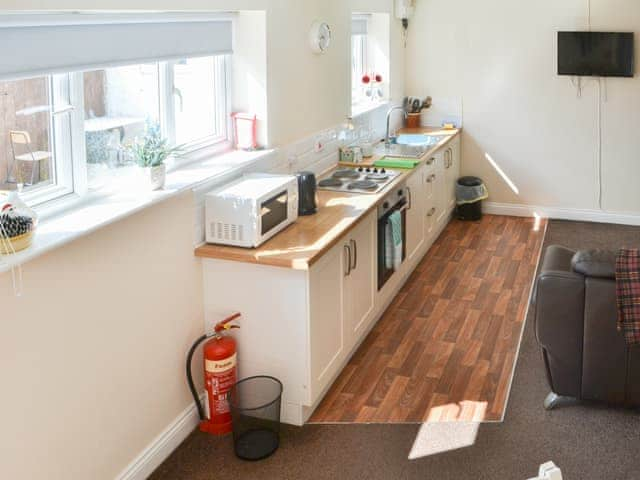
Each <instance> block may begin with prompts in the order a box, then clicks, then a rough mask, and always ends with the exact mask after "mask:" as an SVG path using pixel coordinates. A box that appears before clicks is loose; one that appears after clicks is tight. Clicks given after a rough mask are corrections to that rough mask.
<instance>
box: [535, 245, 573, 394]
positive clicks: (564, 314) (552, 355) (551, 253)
mask: <svg viewBox="0 0 640 480" xmlns="http://www.w3.org/2000/svg"><path fill="white" fill-rule="evenodd" d="M574 254H575V252H574V251H572V250H569V249H566V248H563V247H558V246H551V247H549V248H548V249H547V250H546V252H545V255H544V259H543V262H542V267H541V270H540V274H539V276H538V278H537V280H536V288H535V291H534V295H535V317H534V319H535V331H536V337H537V339H538V343H539V344H540V345H541V346H542V348H543V350H544V353H545V361H546V363H547V367H548V371H549V373H550V375H549V380H550V382H551V388H552V390H553V391H554V392H556V393H557V394H559V395H566V396H572V397H577V398H579V397H580V394H581V375H582V343H583V342H582V340H583V335H584V302H585V281H584V280H585V279H584V276H583V275H580V274H578V273H575V272H573V271H572V268H571V259H572V258H573V255H574Z"/></svg>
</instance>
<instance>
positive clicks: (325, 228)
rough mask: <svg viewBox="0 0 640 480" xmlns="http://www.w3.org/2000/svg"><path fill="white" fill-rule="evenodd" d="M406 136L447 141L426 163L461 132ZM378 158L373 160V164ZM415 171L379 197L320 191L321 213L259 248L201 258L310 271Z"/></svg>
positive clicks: (215, 249) (222, 248)
mask: <svg viewBox="0 0 640 480" xmlns="http://www.w3.org/2000/svg"><path fill="white" fill-rule="evenodd" d="M401 132H402V133H428V134H430V135H443V136H444V138H443V139H442V140H441V141H440V142H439V143H438V144H436V145H434V146H433V147H432V148H431V149H429V151H427V152H426V153H425V155H424V156H423V157H422V159H423V160H424V159H426V158H427V157H429V156H430V155H433V153H434V152H435V151H436V150H439V149H440V148H442V147H443V146H444V145H446V144H447V143H448V142H449V141H451V139H453V138H454V137H455V136H456V135H457V134H458V133H459V132H460V130H459V129H454V130H442V129H434V128H412V129H403V130H401ZM376 159H377V158H375V157H374V158H372V159H370V161H371V162H373V161H375V160H376ZM412 171H413V170H406V171H405V172H403V173H402V174H401V175H398V177H396V178H395V179H394V181H393V182H392V183H391V184H389V185H388V186H387V188H385V189H384V190H382V191H381V192H379V193H375V194H370V193H364V194H363V193H344V192H333V191H328V190H318V213H316V214H315V215H309V216H303V217H299V218H298V220H297V221H296V222H295V223H294V224H292V225H290V226H289V227H287V228H286V229H285V230H283V231H282V232H280V233H278V234H277V235H275V236H274V237H273V238H271V239H270V240H268V241H267V242H265V243H263V244H262V245H261V246H260V247H258V248H240V247H231V246H226V245H213V244H205V245H202V246H200V247H198V248H196V250H195V255H196V256H197V257H201V258H215V259H220V260H232V261H237V262H245V263H255V264H261V265H271V266H276V267H285V268H293V269H296V270H307V269H308V268H309V267H310V266H311V265H313V263H315V262H316V261H317V260H318V259H320V257H322V255H323V254H324V253H325V252H327V251H328V250H329V249H330V248H331V247H333V245H335V244H336V243H337V242H338V240H340V238H342V237H343V236H344V235H345V234H346V233H347V232H349V231H350V230H351V229H352V228H353V227H355V226H356V225H357V224H358V222H359V221H360V220H362V219H363V218H365V216H366V214H367V213H369V212H371V211H372V210H373V209H374V208H376V207H377V205H378V202H379V201H380V200H381V199H382V198H383V197H384V196H385V195H386V194H387V193H388V192H389V190H391V189H392V188H393V187H394V186H395V185H397V184H399V183H401V182H403V181H405V180H406V179H407V177H408V176H409V175H411V173H412Z"/></svg>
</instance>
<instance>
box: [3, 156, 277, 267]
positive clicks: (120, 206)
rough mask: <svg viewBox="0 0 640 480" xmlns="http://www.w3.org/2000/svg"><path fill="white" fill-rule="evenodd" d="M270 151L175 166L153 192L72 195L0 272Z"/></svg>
mask: <svg viewBox="0 0 640 480" xmlns="http://www.w3.org/2000/svg"><path fill="white" fill-rule="evenodd" d="M272 152H273V150H260V151H256V152H243V151H231V152H228V153H225V154H222V155H217V156H215V157H213V158H208V159H206V160H202V161H197V162H191V163H188V164H186V165H183V166H179V167H175V168H173V169H171V171H169V172H168V173H167V180H166V184H165V187H164V189H162V190H156V191H154V192H143V191H135V190H128V191H120V192H116V193H111V194H102V195H100V194H90V195H88V196H87V197H85V198H83V199H78V198H75V199H73V198H72V199H71V200H70V202H69V204H68V205H67V206H66V208H64V206H63V208H60V209H59V210H58V211H57V212H56V213H53V214H49V213H45V214H44V215H43V218H42V219H41V220H40V223H39V225H38V228H37V230H36V235H35V238H34V241H33V244H32V245H31V246H30V247H29V248H27V249H25V250H22V251H20V252H17V253H15V254H13V255H5V256H0V272H6V271H8V270H10V269H11V268H12V267H15V266H18V265H21V264H23V263H25V262H28V261H29V260H32V259H34V258H36V257H39V256H40V255H42V254H44V253H46V252H49V251H51V250H53V249H56V248H59V247H61V246H63V245H65V244H67V243H69V242H71V241H73V240H75V239H77V238H79V237H81V236H84V235H87V234H89V233H91V232H94V231H96V230H98V229H99V228H102V227H104V226H106V225H109V224H111V223H114V222H117V221H118V220H120V219H122V218H125V217H128V216H129V215H132V214H134V213H136V212H138V211H140V210H142V209H143V208H147V207H150V206H152V205H155V204H156V203H159V202H162V201H164V200H167V199H169V198H171V197H174V196H176V195H179V194H180V193H182V192H185V191H188V190H193V189H195V188H198V187H202V186H204V185H206V184H207V183H213V182H214V181H215V180H216V179H219V178H220V177H223V176H231V175H233V174H234V173H235V172H238V173H239V172H241V171H242V170H243V169H245V168H246V167H248V166H249V165H251V164H253V163H255V162H257V161H258V160H260V159H261V158H264V157H265V156H267V155H269V154H271V153H272Z"/></svg>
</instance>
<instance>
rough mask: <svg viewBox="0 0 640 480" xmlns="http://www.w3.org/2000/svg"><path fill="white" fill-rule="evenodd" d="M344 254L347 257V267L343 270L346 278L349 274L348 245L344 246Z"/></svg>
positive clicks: (349, 257) (349, 258)
mask: <svg viewBox="0 0 640 480" xmlns="http://www.w3.org/2000/svg"><path fill="white" fill-rule="evenodd" d="M344 253H345V255H346V257H347V266H346V268H345V272H344V276H345V277H348V276H349V275H350V274H351V247H350V246H349V245H345V246H344Z"/></svg>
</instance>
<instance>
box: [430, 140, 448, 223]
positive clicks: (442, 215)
mask: <svg viewBox="0 0 640 480" xmlns="http://www.w3.org/2000/svg"><path fill="white" fill-rule="evenodd" d="M445 153H446V148H445V149H443V150H441V151H439V152H438V153H437V154H436V168H435V171H434V172H433V174H434V175H435V178H434V179H433V185H434V190H435V192H434V193H435V202H434V207H435V209H436V213H435V215H436V224H441V223H442V222H444V221H445V220H446V218H447V216H448V214H449V211H448V209H447V205H448V204H449V202H448V198H447V195H448V194H449V190H447V179H446V172H447V168H446V165H445V162H446V158H448V154H447V155H445Z"/></svg>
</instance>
